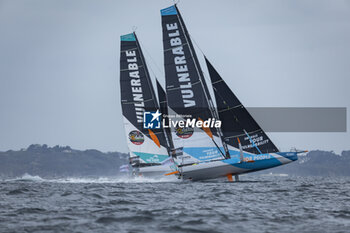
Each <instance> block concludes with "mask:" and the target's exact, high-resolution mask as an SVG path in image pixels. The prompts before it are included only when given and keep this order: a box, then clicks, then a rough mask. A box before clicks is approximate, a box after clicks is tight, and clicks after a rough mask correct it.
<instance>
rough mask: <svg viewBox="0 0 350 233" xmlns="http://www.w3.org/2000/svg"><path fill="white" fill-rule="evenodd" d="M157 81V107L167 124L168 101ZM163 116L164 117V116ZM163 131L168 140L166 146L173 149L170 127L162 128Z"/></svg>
mask: <svg viewBox="0 0 350 233" xmlns="http://www.w3.org/2000/svg"><path fill="white" fill-rule="evenodd" d="M156 82H157V91H158V100H159V109H160V112H161V113H162V115H163V120H164V121H165V123H166V125H169V118H168V117H167V116H168V114H169V113H168V101H167V98H166V93H165V91H164V89H163V87H162V86H161V85H160V83H159V82H158V80H156ZM164 116H165V117H164ZM164 133H165V135H166V137H167V141H168V146H169V147H168V148H169V149H174V144H173V139H172V136H171V130H170V128H165V129H164Z"/></svg>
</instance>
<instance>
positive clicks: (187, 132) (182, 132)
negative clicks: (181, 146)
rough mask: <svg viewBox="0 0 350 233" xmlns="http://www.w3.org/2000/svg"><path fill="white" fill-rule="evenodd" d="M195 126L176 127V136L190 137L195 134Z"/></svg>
mask: <svg viewBox="0 0 350 233" xmlns="http://www.w3.org/2000/svg"><path fill="white" fill-rule="evenodd" d="M193 131H194V130H193V128H192V127H176V128H175V132H176V136H178V137H179V138H183V139H187V138H190V137H191V136H192V135H193Z"/></svg>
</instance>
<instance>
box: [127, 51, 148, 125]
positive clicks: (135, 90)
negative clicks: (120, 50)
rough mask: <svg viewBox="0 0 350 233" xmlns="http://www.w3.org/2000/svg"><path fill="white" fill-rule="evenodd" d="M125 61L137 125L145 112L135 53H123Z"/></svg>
mask: <svg viewBox="0 0 350 233" xmlns="http://www.w3.org/2000/svg"><path fill="white" fill-rule="evenodd" d="M125 54H126V58H127V59H126V61H127V62H128V70H129V77H130V85H131V92H132V96H133V100H134V106H135V112H136V119H137V123H142V115H143V112H144V111H145V109H144V107H145V104H144V99H143V94H142V87H141V80H140V72H139V66H138V65H137V58H136V51H135V50H128V51H126V52H125Z"/></svg>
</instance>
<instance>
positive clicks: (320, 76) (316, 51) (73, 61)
mask: <svg viewBox="0 0 350 233" xmlns="http://www.w3.org/2000/svg"><path fill="white" fill-rule="evenodd" d="M171 4H172V1H170V0H169V1H168V0H152V1H137V0H128V1H112V0H111V1H97V0H96V1H86V0H84V1H83V0H81V1H79V0H75V1H71V0H60V1H58V0H56V1H49V0H41V1H39V0H23V1H21V0H16V1H12V0H0V111H1V112H0V151H3V150H8V149H19V148H24V147H27V146H28V145H29V144H32V143H40V144H43V143H46V144H48V145H50V146H53V145H57V144H59V145H70V146H72V147H73V148H77V149H88V148H95V149H99V150H102V151H124V152H126V151H127V147H126V139H125V136H124V128H123V123H122V116H121V107H120V96H119V47H120V42H119V36H120V35H122V34H127V33H130V32H131V28H132V26H137V31H136V33H137V34H138V37H139V39H140V41H141V44H142V45H143V49H144V53H145V56H146V59H147V60H148V61H149V64H150V66H151V67H150V68H152V70H153V71H154V73H155V74H156V75H157V76H159V77H160V79H161V82H163V83H164V80H163V78H162V77H161V76H162V72H163V65H162V62H163V52H162V31H161V21H160V20H161V19H160V12H159V10H160V9H162V8H165V7H168V6H170V5H171ZM178 7H179V9H180V11H181V13H182V15H183V18H184V20H185V22H186V25H187V27H188V30H189V31H190V33H191V35H192V37H193V38H194V39H195V41H196V42H197V43H198V45H199V46H200V47H201V49H202V50H203V51H204V52H205V53H206V55H207V57H208V58H209V59H210V60H211V62H212V63H213V65H214V66H215V67H216V68H217V70H218V71H219V73H220V74H221V75H222V77H223V78H224V79H225V80H226V81H227V83H228V84H229V86H230V87H231V88H232V90H233V91H234V92H235V93H236V95H237V96H238V97H239V98H240V100H241V101H242V103H243V104H244V105H245V106H248V107H347V108H350V92H349V87H350V79H349V78H350V77H349V75H350V1H341V0H337V1H321V0H314V1H293V0H289V1H280V0H275V1H232V0H227V1H224V0H221V1H212V0H211V1H210V0H202V1H194V0H193V1H192V0H182V1H181V2H180V3H179V5H178ZM150 57H152V59H153V60H154V61H155V62H153V61H152V60H151V59H150ZM156 65H157V66H158V67H159V69H160V70H159V69H158V68H157V66H156ZM348 115H349V114H348ZM347 119H348V122H349V116H348V118H347ZM269 135H270V137H271V139H272V140H273V141H274V142H275V144H276V145H277V146H278V147H279V148H281V149H283V150H289V149H290V148H291V147H297V148H300V149H309V150H311V149H317V148H319V149H324V150H335V151H336V152H339V151H341V150H343V149H350V133H348V132H347V133H269Z"/></svg>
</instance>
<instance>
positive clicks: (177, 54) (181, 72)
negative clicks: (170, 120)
mask: <svg viewBox="0 0 350 233" xmlns="http://www.w3.org/2000/svg"><path fill="white" fill-rule="evenodd" d="M166 29H167V31H168V36H169V38H170V46H171V47H172V49H171V51H172V53H173V55H174V63H175V67H176V74H177V77H178V81H179V85H180V90H181V96H182V100H183V103H184V107H185V108H189V107H194V106H196V101H195V99H194V93H193V90H192V84H191V79H190V74H189V72H188V67H187V61H186V57H185V53H184V51H183V49H184V48H183V46H182V41H181V38H180V32H179V30H178V25H177V23H170V24H167V25H166Z"/></svg>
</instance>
